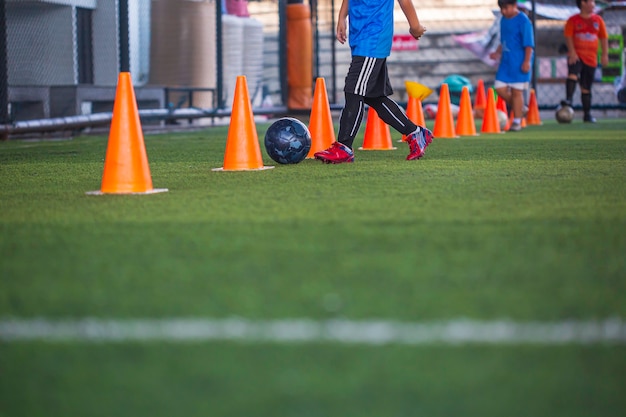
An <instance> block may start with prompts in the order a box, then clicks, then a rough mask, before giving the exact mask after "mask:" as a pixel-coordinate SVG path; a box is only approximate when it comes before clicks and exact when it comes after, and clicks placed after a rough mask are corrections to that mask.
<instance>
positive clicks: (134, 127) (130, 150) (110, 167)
mask: <svg viewBox="0 0 626 417" xmlns="http://www.w3.org/2000/svg"><path fill="white" fill-rule="evenodd" d="M165 191H167V188H158V189H155V188H153V187H152V176H151V175H150V166H149V165H148V155H147V153H146V147H145V143H144V140H143V131H142V129H141V120H140V119H139V111H138V109H137V100H136V99H135V91H134V89H133V83H132V80H131V76H130V73H129V72H121V73H120V74H119V76H118V81H117V89H116V92H115V103H114V104H113V117H112V119H111V129H110V130H109V141H108V143H107V152H106V158H105V160H104V173H103V174H102V185H101V186H100V190H99V191H89V192H87V194H91V195H102V194H154V193H160V192H165Z"/></svg>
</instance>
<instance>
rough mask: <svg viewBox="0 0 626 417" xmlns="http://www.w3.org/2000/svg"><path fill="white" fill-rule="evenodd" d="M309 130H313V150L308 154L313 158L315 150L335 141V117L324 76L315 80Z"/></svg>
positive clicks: (327, 146) (323, 148)
mask: <svg viewBox="0 0 626 417" xmlns="http://www.w3.org/2000/svg"><path fill="white" fill-rule="evenodd" d="M309 132H311V150H310V151H309V153H308V155H307V156H306V157H307V158H313V155H314V154H315V152H319V151H323V150H325V149H328V148H329V147H330V145H332V143H333V142H334V141H335V128H334V126H333V117H332V115H331V113H330V104H329V103H328V95H327V93H326V83H325V81H324V78H322V77H318V78H317V80H316V81H315V92H314V93H313V107H312V108H311V117H310V119H309Z"/></svg>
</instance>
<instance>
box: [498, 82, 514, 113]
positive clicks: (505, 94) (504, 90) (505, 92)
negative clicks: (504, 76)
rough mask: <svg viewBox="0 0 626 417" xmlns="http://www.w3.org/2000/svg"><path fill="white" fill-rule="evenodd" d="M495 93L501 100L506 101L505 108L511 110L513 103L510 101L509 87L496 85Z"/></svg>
mask: <svg viewBox="0 0 626 417" xmlns="http://www.w3.org/2000/svg"><path fill="white" fill-rule="evenodd" d="M496 93H498V96H500V97H502V100H504V102H505V103H506V106H507V110H511V106H512V105H513V104H512V102H511V99H512V97H513V95H512V94H511V89H510V88H509V87H508V86H504V87H498V88H496Z"/></svg>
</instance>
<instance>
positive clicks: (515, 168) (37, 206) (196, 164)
mask: <svg viewBox="0 0 626 417" xmlns="http://www.w3.org/2000/svg"><path fill="white" fill-rule="evenodd" d="M266 128H267V125H258V132H259V137H260V138H261V140H262V138H263V134H264V131H265V129H266ZM625 132H626V120H618V119H616V120H601V121H600V122H599V123H598V124H597V125H588V124H581V123H574V124H572V125H556V124H554V123H552V122H551V121H547V122H546V123H545V125H544V126H540V127H539V126H531V127H529V128H527V129H526V130H524V131H523V132H521V133H507V134H504V135H481V136H479V137H475V138H474V137H472V138H460V139H435V142H434V143H433V144H432V145H431V147H429V148H428V152H427V156H426V157H425V158H424V159H422V160H420V161H414V162H406V161H404V157H405V155H406V152H407V150H406V149H405V148H406V145H404V144H399V143H398V144H397V146H398V148H399V149H398V150H395V151H356V162H355V163H354V164H343V165H336V166H329V165H324V164H321V163H319V162H318V161H312V160H305V161H303V162H302V163H300V164H297V165H277V164H275V163H273V162H272V161H271V160H270V159H269V158H268V157H267V155H265V154H263V158H264V161H265V164H266V165H270V164H271V165H277V166H276V168H275V169H272V170H267V171H258V172H213V171H212V170H211V169H212V168H216V167H220V166H222V162H223V156H224V147H225V140H226V136H227V127H221V128H212V129H208V130H206V131H202V132H197V133H180V134H168V135H147V136H146V149H147V152H148V157H149V161H150V168H151V173H152V178H153V183H154V187H155V188H169V190H170V191H169V192H167V193H163V194H155V195H148V196H119V195H105V196H88V195H85V192H86V191H91V190H97V189H99V188H100V181H101V178H102V169H103V162H104V155H105V152H106V142H107V138H106V137H80V138H76V139H73V140H68V141H40V142H26V141H10V142H6V143H0V213H1V214H0V251H1V252H2V254H3V255H2V262H1V263H0V277H1V279H0V318H1V317H22V318H30V317H47V318H51V319H54V318H66V317H76V318H80V317H85V316H95V317H103V318H120V319H125V318H138V317H146V318H159V317H212V318H219V317H230V316H242V317H246V318H250V319H274V318H276V319H278V318H294V317H307V318H313V319H326V318H331V317H337V316H339V317H345V318H348V319H372V318H380V319H389V320H401V321H428V320H440V319H452V318H458V317H470V318H473V319H479V320H494V319H501V318H510V319H513V320H520V321H548V320H568V319H580V320H586V319H602V318H606V317H621V318H624V317H626V303H625V302H624V294H625V293H626V256H625V255H624V254H626V183H625V178H626V133H625ZM393 138H394V139H393V140H394V142H395V141H396V140H397V139H399V135H398V134H396V133H393ZM356 145H357V146H358V145H360V142H358V139H357V143H356ZM261 148H263V146H262V145H261ZM329 295H330V296H332V297H335V298H337V299H339V300H340V301H341V302H340V307H339V308H338V309H332V310H329V309H328V307H327V305H326V304H325V301H324V300H327V298H328V296H329ZM625 358H626V350H625V349H624V347H623V346H613V347H611V346H604V345H594V346H567V345H566V346H561V347H545V346H500V347H498V346H459V347H445V346H426V347H411V348H409V347H402V346H385V347H358V346H352V347H346V346H335V345H332V344H313V345H293V346H291V345H281V346H277V345H271V344H269V345H268V344H262V343H259V344H255V343H251V344H237V343H226V342H220V343H198V344H194V343H188V344H167V343H166V344H158V343H120V344H112V345H107V344H103V345H92V344H81V343H44V342H12V343H8V342H4V343H2V344H0V375H1V376H0V416H2V417H14V416H15V417H17V416H31V417H32V416H70V415H85V416H87V415H88V416H99V415H102V416H105V415H107V416H110V415H118V416H140V415H149V416H153V417H156V416H172V415H180V416H193V415H210V416H250V415H255V416H272V417H275V416H350V415H355V416H356V415H359V416H370V415H371V416H422V415H423V416H461V415H466V416H470V415H471V416H481V417H488V416H494V417H495V416H503V415H507V416H515V415H520V416H522V415H524V416H525V415H534V416H555V415H567V416H568V417H570V416H588V415H594V416H614V415H615V416H617V415H621V412H620V411H619V410H623V409H624V407H626V399H624V398H623V397H624V396H623V395H621V393H620V392H619V391H620V389H619V387H622V388H623V387H624V386H626V377H625V376H624V375H626V373H625V371H626V359H625Z"/></svg>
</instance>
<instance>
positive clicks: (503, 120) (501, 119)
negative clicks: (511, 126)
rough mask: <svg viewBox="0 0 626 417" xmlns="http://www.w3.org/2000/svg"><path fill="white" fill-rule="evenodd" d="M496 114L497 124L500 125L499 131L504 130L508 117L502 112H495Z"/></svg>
mask: <svg viewBox="0 0 626 417" xmlns="http://www.w3.org/2000/svg"><path fill="white" fill-rule="evenodd" d="M496 113H497V114H498V123H499V124H500V130H504V128H505V127H506V124H507V123H508V122H509V116H507V115H506V112H504V111H502V110H497V111H496Z"/></svg>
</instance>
